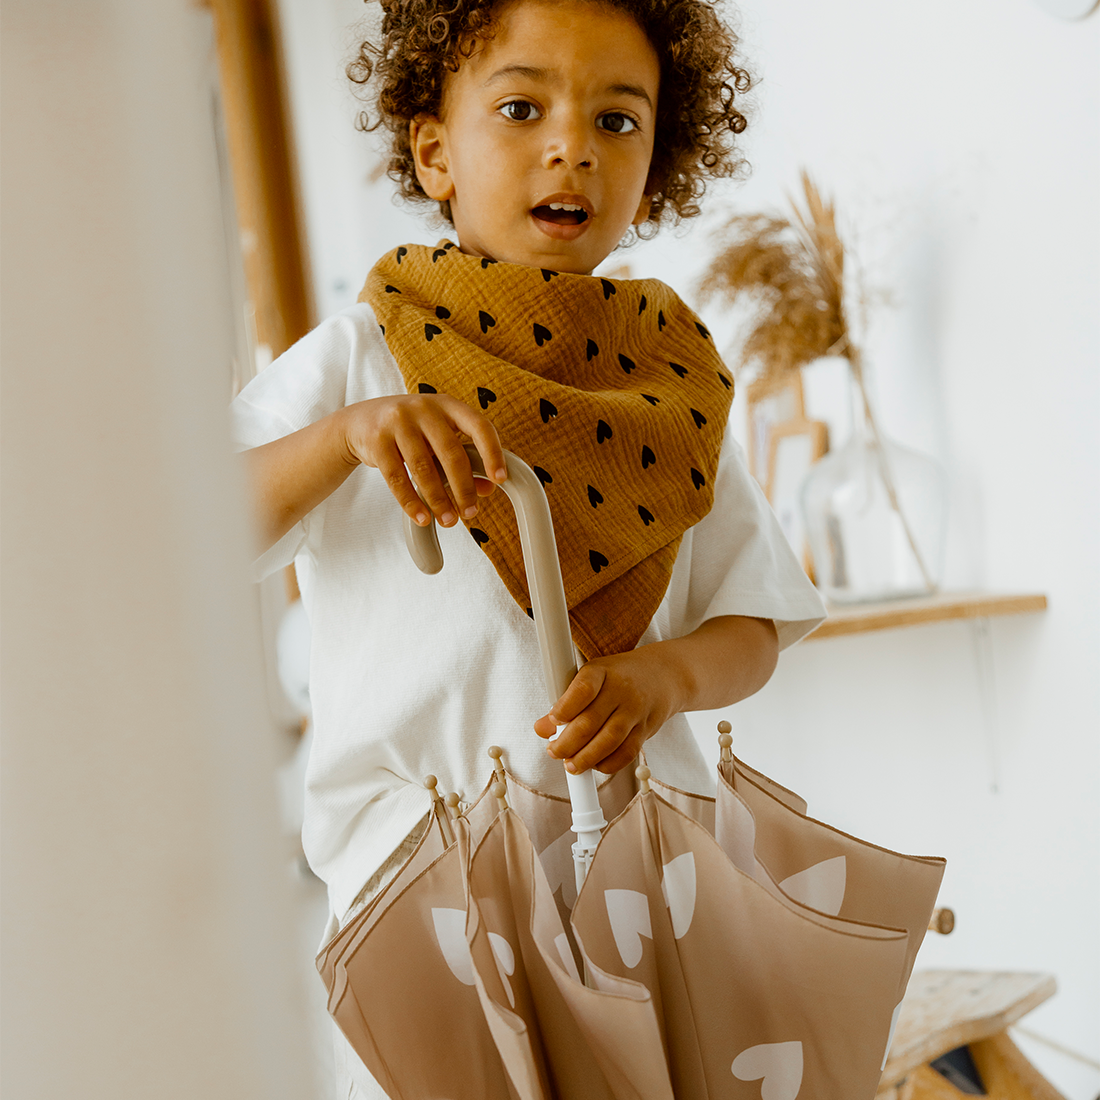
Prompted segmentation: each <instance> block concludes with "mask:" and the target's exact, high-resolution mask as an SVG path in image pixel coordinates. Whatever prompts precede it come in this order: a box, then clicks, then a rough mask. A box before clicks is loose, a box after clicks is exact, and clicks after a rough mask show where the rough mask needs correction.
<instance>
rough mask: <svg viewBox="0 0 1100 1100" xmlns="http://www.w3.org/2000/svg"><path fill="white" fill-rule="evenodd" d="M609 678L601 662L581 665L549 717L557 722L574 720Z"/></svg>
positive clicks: (552, 708)
mask: <svg viewBox="0 0 1100 1100" xmlns="http://www.w3.org/2000/svg"><path fill="white" fill-rule="evenodd" d="M606 679H607V670H606V669H605V668H604V667H603V666H602V665H599V664H594V663H589V664H586V665H581V667H580V669H579V670H578V671H577V675H576V676H574V677H573V679H572V680H571V681H570V682H569V686H568V687H567V688H566V689H565V691H563V692H562V694H561V696H560V698H559V699H558V701H557V702H556V703H555V704H554V705H553V706H552V707H551V708H550V714H549V715H548V717H550V718H553V719H556V720H557V722H559V723H562V722H572V721H573V719H574V718H576V717H577V715H579V714H580V713H581V712H582V711H583V710H584V709H585V708H586V707H587V706H589V705H590V704H591V703H592V701H593V700H594V699H595V698H596V696H597V695H599V694H600V690H601V688H602V687H603V685H604V681H605V680H606Z"/></svg>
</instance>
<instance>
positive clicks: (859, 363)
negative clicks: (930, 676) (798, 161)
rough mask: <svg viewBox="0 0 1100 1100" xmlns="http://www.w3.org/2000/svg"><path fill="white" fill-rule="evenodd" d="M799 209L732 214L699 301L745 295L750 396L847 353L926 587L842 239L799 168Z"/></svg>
mask: <svg viewBox="0 0 1100 1100" xmlns="http://www.w3.org/2000/svg"><path fill="white" fill-rule="evenodd" d="M802 194H803V197H804V199H805V209H802V208H800V207H799V206H798V204H797V203H796V202H794V201H793V200H792V202H791V207H792V209H793V212H794V216H793V218H782V217H778V216H774V215H768V214H738V215H737V216H735V217H733V218H731V219H730V220H729V221H728V222H727V223H726V225H725V228H724V231H722V232H721V234H720V240H722V242H723V243H722V245H721V248H720V250H719V252H718V254H717V255H716V256H715V258H714V259H713V260H712V261H711V264H710V266H709V267H708V268H707V270H706V272H705V273H704V274H703V278H702V279H701V280H700V283H699V292H700V295H701V297H702V298H703V300H704V301H709V300H711V299H713V298H716V297H717V298H722V299H724V300H725V301H726V302H728V303H730V304H731V305H732V304H733V303H734V302H737V303H739V304H743V303H745V302H746V301H747V302H748V304H749V305H750V307H752V321H753V323H752V325H751V327H750V329H749V332H748V336H747V337H746V339H745V342H744V345H743V347H742V349H741V365H742V366H743V367H746V368H749V369H750V370H751V371H752V378H751V381H750V382H749V386H748V393H749V397H750V398H752V399H757V398H760V397H765V396H767V395H768V394H769V393H773V392H775V391H777V390H780V389H783V388H784V387H786V386H787V385H788V383H789V382H790V372H791V371H796V370H800V369H801V368H802V367H804V366H805V365H806V364H807V363H812V362H813V361H814V360H815V359H820V358H821V357H822V356H825V355H839V356H843V357H844V358H845V359H847V360H848V366H849V368H850V370H851V372H852V378H853V380H854V381H855V383H856V387H857V389H858V390H859V395H860V401H861V404H862V406H863V415H864V420H865V422H866V424H867V427H868V429H869V430H870V434H871V439H872V441H873V450H874V453H875V455H876V458H877V462H878V467H879V472H880V474H881V476H882V480H883V484H884V485H885V488H886V493H887V497H888V498H889V501H890V506H891V507H892V508H893V509H894V511H895V512H897V514H898V518H899V519H900V520H901V524H902V528H903V530H904V532H905V536H906V539H907V541H908V543H909V547H910V549H911V550H912V552H913V556H914V558H915V559H916V563H917V566H918V568H919V569H920V572H921V575H922V577H923V578H924V582H925V585H926V586H927V588H928V590H929V591H930V592H934V591H936V584H935V582H934V581H933V580H932V576H931V573H930V572H929V570H928V568H927V566H926V565H925V562H924V557H923V555H922V554H921V552H920V548H919V547H918V546H917V542H916V539H915V538H914V537H913V530H912V527H911V526H910V524H909V521H908V519H907V518H906V516H905V513H904V512H903V511H902V509H901V503H900V501H899V500H898V494H897V489H896V487H895V483H894V477H893V472H892V471H891V469H890V465H889V463H888V461H887V458H886V449H885V446H884V444H883V439H882V433H881V431H880V430H879V425H878V420H877V419H876V417H875V414H874V411H873V410H872V408H871V402H870V400H869V398H868V395H867V386H866V382H865V379H864V374H863V358H862V355H861V354H860V350H859V347H858V346H857V345H856V343H855V341H854V340H853V339H852V335H851V331H850V329H849V326H848V317H847V314H846V312H845V309H844V245H843V243H842V242H841V239H840V234H839V233H838V232H837V228H836V210H835V208H834V206H833V203H832V201H829V202H826V201H825V200H824V199H823V198H822V197H821V192H820V191H819V190H818V188H817V185H816V184H815V183H814V181H813V180H812V179H811V178H810V175H809V173H808V172H807V171H806V170H805V169H803V170H802Z"/></svg>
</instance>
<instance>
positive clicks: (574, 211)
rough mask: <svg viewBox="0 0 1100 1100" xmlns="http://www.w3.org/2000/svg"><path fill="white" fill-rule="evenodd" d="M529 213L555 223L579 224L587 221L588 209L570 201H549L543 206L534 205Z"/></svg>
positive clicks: (541, 219)
mask: <svg viewBox="0 0 1100 1100" xmlns="http://www.w3.org/2000/svg"><path fill="white" fill-rule="evenodd" d="M531 213H533V214H534V215H535V217H536V218H538V219H539V220H540V221H544V222H553V223H554V224H555V225H580V224H581V223H582V222H586V221H588V211H587V210H585V209H584V207H582V206H577V205H576V204H575V203H571V202H551V203H547V204H546V205H545V206H536V207H535V209H534V210H532V211H531Z"/></svg>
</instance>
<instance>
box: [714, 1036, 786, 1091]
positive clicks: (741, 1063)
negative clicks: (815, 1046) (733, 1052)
mask: <svg viewBox="0 0 1100 1100" xmlns="http://www.w3.org/2000/svg"><path fill="white" fill-rule="evenodd" d="M730 1069H731V1070H732V1071H733V1075H734V1077H736V1078H737V1080H738V1081H760V1100H795V1097H797V1096H798V1090H799V1089H800V1088H801V1087H802V1044H801V1043H800V1042H798V1041H797V1040H795V1041H794V1042H786V1043H758V1044H757V1045H756V1046H754V1047H749V1048H748V1049H747V1050H743V1051H741V1053H740V1054H738V1055H737V1057H736V1058H734V1060H733V1065H732V1066H731V1067H730Z"/></svg>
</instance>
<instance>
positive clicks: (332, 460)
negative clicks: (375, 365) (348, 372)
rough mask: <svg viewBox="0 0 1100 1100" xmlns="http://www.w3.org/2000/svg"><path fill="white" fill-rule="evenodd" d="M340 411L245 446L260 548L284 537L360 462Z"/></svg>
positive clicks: (334, 489) (340, 483) (337, 486)
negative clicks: (258, 444)
mask: <svg viewBox="0 0 1100 1100" xmlns="http://www.w3.org/2000/svg"><path fill="white" fill-rule="evenodd" d="M342 413H343V410H340V412H337V413H333V414H332V415H331V416H326V417H325V418H324V419H322V420H318V421H317V422H316V423H315V424H310V425H309V427H307V428H302V429H301V431H297V432H294V433H292V434H291V435H288V436H284V437H283V438H282V439H276V440H274V441H273V442H271V443H267V444H264V446H262V447H256V448H254V449H253V450H251V451H246V452H245V463H246V466H247V469H248V476H249V481H250V482H251V486H252V496H253V503H254V509H255V516H256V529H257V539H258V541H259V543H260V549H261V550H266V549H267V548H268V547H269V546H271V545H272V543H274V542H276V541H277V540H278V539H280V538H282V536H283V535H285V534H286V533H287V531H289V530H290V529H291V528H292V527H293V526H294V525H295V524H296V523H297V522H298V521H299V520H300V519H302V517H303V516H305V515H307V514H308V513H309V512H311V511H312V510H313V509H314V508H316V507H317V505H318V504H320V503H321V502H322V501H323V500H325V499H326V498H327V497H328V496H329V495H330V494H332V493H333V492H335V491H336V490H337V489H338V488H339V487H340V486H341V485H342V484H343V483H344V482H345V481H346V480H347V478H348V476H349V475H350V474H351V472H352V471H353V470H354V469H355V468H356V466H358V465H359V461H358V459H357V458H356V457H355V455H354V454H352V453H350V452H349V450H348V447H347V443H346V434H345V431H344V426H343V423H342V419H343V418H342Z"/></svg>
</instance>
